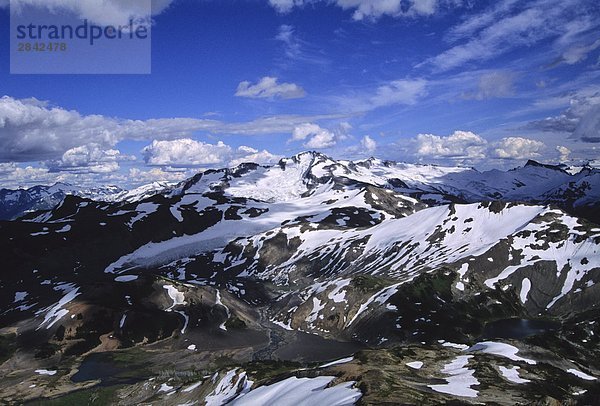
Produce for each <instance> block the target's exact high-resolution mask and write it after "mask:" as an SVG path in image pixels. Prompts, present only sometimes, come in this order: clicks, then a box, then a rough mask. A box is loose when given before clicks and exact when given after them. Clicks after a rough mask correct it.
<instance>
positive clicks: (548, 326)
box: [481, 319, 560, 339]
mask: <svg viewBox="0 0 600 406" xmlns="http://www.w3.org/2000/svg"><path fill="white" fill-rule="evenodd" d="M559 327H560V323H558V322H556V321H549V320H528V319H503V320H496V321H493V322H491V323H487V324H486V325H485V327H484V328H483V334H482V336H481V338H484V339H490V338H516V339H520V338H525V337H529V336H534V335H537V334H542V333H545V332H547V331H555V330H558V328H559Z"/></svg>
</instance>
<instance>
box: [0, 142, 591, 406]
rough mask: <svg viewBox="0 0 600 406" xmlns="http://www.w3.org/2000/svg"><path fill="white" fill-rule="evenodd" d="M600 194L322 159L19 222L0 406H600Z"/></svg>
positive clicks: (555, 172)
mask: <svg viewBox="0 0 600 406" xmlns="http://www.w3.org/2000/svg"><path fill="white" fill-rule="evenodd" d="M148 190H149V193H148V194H146V193H147V192H148ZM597 191H598V172H597V170H596V169H593V168H583V169H581V170H579V171H578V172H577V173H575V174H572V173H569V172H568V171H565V170H564V168H561V167H553V166H546V165H541V164H538V163H534V162H530V163H528V164H527V165H526V166H524V167H522V168H517V169H515V170H513V171H508V172H500V171H490V172H478V171H476V170H474V169H470V168H445V167H437V166H430V165H409V164H402V163H393V162H384V161H379V160H376V159H369V160H365V161H359V162H349V161H336V160H333V159H331V158H329V157H326V156H324V155H321V154H317V153H304V154H299V155H297V156H294V157H291V158H287V159H283V160H282V161H281V162H280V163H279V164H278V165H275V166H270V167H264V166H259V165H255V164H244V165H240V166H238V167H236V168H232V169H221V170H207V171H204V172H202V173H199V174H198V175H196V176H194V177H193V178H190V179H188V180H187V181H184V182H181V183H180V184H177V185H162V184H161V185H153V186H152V187H150V188H148V189H142V190H140V191H138V192H135V193H124V192H121V193H122V194H120V195H117V196H120V197H119V198H118V199H115V198H105V199H103V200H100V199H96V200H94V199H89V198H86V197H80V196H75V195H67V196H65V197H64V198H63V199H62V200H61V201H60V203H59V204H58V205H56V206H55V207H53V208H51V209H48V210H44V211H37V212H32V213H28V214H26V215H25V216H24V217H22V218H21V219H19V220H17V221H4V222H0V246H1V247H2V252H3V253H5V256H4V267H3V269H4V271H3V273H2V278H1V287H2V290H3V292H5V294H4V295H2V296H1V297H0V328H2V330H0V331H1V332H2V334H3V336H2V337H3V338H2V340H3V341H2V345H3V347H2V348H3V351H4V353H6V354H7V355H6V357H5V359H7V361H6V362H5V363H4V364H2V366H1V367H0V376H1V377H2V384H1V385H2V393H3V395H2V397H1V398H0V399H2V400H3V401H7V402H9V403H10V402H11V401H23V400H28V399H34V398H44V399H45V398H48V397H51V396H56V395H57V394H56V393H55V392H52V390H53V389H52V388H56V387H60V388H61V389H60V390H61V393H62V394H64V393H71V392H73V391H76V390H82V387H83V386H84V385H85V383H81V382H87V381H89V380H90V379H92V380H93V379H101V380H102V382H103V385H104V386H107V387H111V388H113V390H114V391H115V392H114V396H115V399H117V398H119V399H121V400H120V402H121V403H125V404H139V403H143V402H146V403H147V402H153V403H155V402H156V403H160V402H162V403H166V404H184V403H190V404H191V403H192V402H199V403H203V402H205V403H206V404H229V403H231V404H252V402H253V401H255V399H277V398H278V396H280V395H281V393H282V392H285V393H288V394H289V396H290V398H291V399H303V398H306V399H314V401H315V402H317V403H318V402H321V401H322V402H326V403H327V404H337V403H339V404H348V403H349V404H352V403H353V402H355V401H357V400H358V399H361V401H362V402H363V403H365V404H381V403H386V402H387V403H388V404H440V403H448V402H454V401H458V402H462V403H474V404H481V403H495V404H515V403H528V402H529V403H531V402H538V401H542V400H548V401H550V400H549V399H554V400H556V401H563V402H569V401H583V402H584V403H585V402H588V403H591V404H593V403H594V401H593V400H594V399H595V398H594V396H598V394H599V393H600V389H599V388H598V384H597V379H596V377H598V376H600V350H599V348H600V346H599V345H598V344H600V312H598V306H599V305H600V284H598V282H599V281H600V227H599V226H598V225H596V224H595V223H594V222H592V221H590V219H592V220H593V219H594V218H595V217H594V215H593V214H594V213H595V212H594V210H596V209H597V207H598V203H599V199H598V198H597ZM112 196H115V195H112ZM582 208H586V210H588V211H585V210H582ZM578 213H584V214H585V216H586V217H587V219H586V218H582V217H579V216H578V215H577V214H578ZM15 333H16V335H14V334H15ZM517 354H519V355H517ZM81 356H85V357H84V358H82V357H81ZM329 361H333V362H329ZM98 365H100V366H101V367H98ZM165 365H168V368H170V369H173V370H175V371H184V372H185V374H182V375H177V374H176V375H175V376H171V375H168V374H167V375H164V376H163V375H160V374H159V372H160V371H164V370H165V368H166V367H165ZM103 368H106V370H108V371H117V372H116V374H117V375H118V376H121V375H120V374H121V372H119V371H125V372H123V373H124V375H123V380H115V379H114V374H112V375H111V374H103V372H102V371H103ZM36 369H37V370H39V371H46V372H44V373H41V372H38V373H36V372H35V371H36ZM75 370H77V371H78V372H75ZM52 372H54V374H55V375H49V376H55V377H54V378H47V377H46V374H50V373H52ZM40 374H42V375H40ZM109 375H110V376H109ZM111 376H112V378H111ZM20 382H23V384H22V385H25V386H24V387H21V386H22V385H21V384H20ZM50 384H51V385H50ZM87 384H89V382H87ZM20 385H21V386H20ZM31 385H35V386H31ZM119 385H121V386H119ZM122 385H125V388H122ZM25 388H27V389H25ZM85 390H87V389H85ZM85 390H84V392H83V393H85ZM79 393H81V392H79ZM125 393H127V396H125V395H124V394H125ZM90 395H91V394H90ZM67 396H69V395H67ZM344 399H346V401H347V402H346V403H344V402H343V400H344ZM245 402H246V403H245ZM336 402H337V403H336Z"/></svg>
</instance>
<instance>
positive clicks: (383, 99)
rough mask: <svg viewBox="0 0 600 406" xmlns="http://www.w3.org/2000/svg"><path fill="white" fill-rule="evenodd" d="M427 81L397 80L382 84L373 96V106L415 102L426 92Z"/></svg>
mask: <svg viewBox="0 0 600 406" xmlns="http://www.w3.org/2000/svg"><path fill="white" fill-rule="evenodd" d="M426 85H427V82H426V81H425V80H423V79H415V80H410V79H404V80H395V81H393V82H390V83H389V84H386V85H383V86H380V87H379V88H378V89H377V93H376V94H375V95H374V96H373V97H372V98H371V105H372V106H373V107H381V106H390V105H394V104H415V103H416V102H417V100H418V99H419V98H420V97H422V96H424V95H425V94H426V91H425V86H426Z"/></svg>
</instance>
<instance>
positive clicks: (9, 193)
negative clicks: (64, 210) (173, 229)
mask: <svg viewBox="0 0 600 406" xmlns="http://www.w3.org/2000/svg"><path fill="white" fill-rule="evenodd" d="M174 185H175V184H174V183H172V182H153V183H150V184H148V185H144V186H141V187H139V188H135V189H132V190H124V189H122V188H120V187H118V186H114V185H109V186H101V187H93V188H78V187H75V186H73V185H69V184H67V183H56V184H54V185H52V186H41V185H38V186H33V187H31V188H28V189H0V220H13V219H16V218H18V217H21V216H22V215H24V214H26V213H31V212H35V211H39V210H49V209H52V208H53V207H56V206H57V205H58V204H60V203H61V202H62V201H63V199H64V198H65V197H66V196H79V197H83V198H87V199H92V200H96V201H119V202H120V201H128V202H134V201H139V200H142V199H145V198H147V197H150V196H153V195H155V194H157V193H160V192H162V191H165V190H167V189H169V188H171V187H173V186H174Z"/></svg>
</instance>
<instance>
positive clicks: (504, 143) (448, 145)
mask: <svg viewBox="0 0 600 406" xmlns="http://www.w3.org/2000/svg"><path fill="white" fill-rule="evenodd" d="M415 142H416V153H415V154H416V155H417V156H418V157H421V158H423V157H426V158H432V159H442V158H444V159H452V160H466V161H477V160H482V159H487V158H492V159H494V158H495V159H515V160H519V159H528V158H535V157H538V156H540V155H541V152H542V151H543V150H544V149H545V145H544V143H543V142H541V141H537V140H532V139H528V138H522V137H507V138H503V139H501V140H499V141H496V142H492V143H490V142H488V141H487V140H485V139H484V138H482V137H481V136H479V135H477V134H475V133H473V132H470V131H455V132H454V133H452V134H451V135H449V136H447V137H441V136H438V135H433V134H419V135H418V136H417V137H416V139H415Z"/></svg>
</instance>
